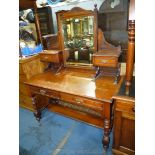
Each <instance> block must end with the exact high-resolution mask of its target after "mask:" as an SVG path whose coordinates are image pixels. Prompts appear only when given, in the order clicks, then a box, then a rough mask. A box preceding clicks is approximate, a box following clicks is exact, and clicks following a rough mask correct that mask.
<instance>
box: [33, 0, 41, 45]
mask: <svg viewBox="0 0 155 155" xmlns="http://www.w3.org/2000/svg"><path fill="white" fill-rule="evenodd" d="M34 14H35V25H36V31H37V42H38V43H41V44H42V45H43V41H42V36H41V31H40V24H39V17H38V11H37V5H36V1H34Z"/></svg>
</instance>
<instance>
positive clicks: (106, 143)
mask: <svg viewBox="0 0 155 155" xmlns="http://www.w3.org/2000/svg"><path fill="white" fill-rule="evenodd" d="M109 133H110V121H109V120H108V119H107V118H105V119H104V136H103V140H102V143H103V147H104V149H105V151H106V150H107V149H108V147H109V142H110V138H109Z"/></svg>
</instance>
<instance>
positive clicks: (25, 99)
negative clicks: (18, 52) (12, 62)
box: [19, 55, 45, 111]
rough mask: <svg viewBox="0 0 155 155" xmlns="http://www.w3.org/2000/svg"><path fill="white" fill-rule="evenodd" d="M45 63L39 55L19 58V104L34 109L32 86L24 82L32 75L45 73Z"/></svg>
mask: <svg viewBox="0 0 155 155" xmlns="http://www.w3.org/2000/svg"><path fill="white" fill-rule="evenodd" d="M44 68H45V66H44V64H43V63H41V62H40V57H39V55H35V56H31V57H26V58H21V59H20V60H19V105H20V106H21V107H24V108H27V109H29V110H32V111H34V108H33V105H32V100H31V92H30V88H29V87H28V86H27V85H26V84H24V81H26V80H28V79H30V78H31V77H32V76H34V75H37V74H39V73H43V71H44Z"/></svg>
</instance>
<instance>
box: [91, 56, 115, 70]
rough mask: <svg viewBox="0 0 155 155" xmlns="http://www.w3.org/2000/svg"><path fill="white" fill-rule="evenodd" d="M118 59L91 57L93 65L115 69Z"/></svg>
mask: <svg viewBox="0 0 155 155" xmlns="http://www.w3.org/2000/svg"><path fill="white" fill-rule="evenodd" d="M117 64H118V58H115V57H105V56H93V65H95V66H103V67H117Z"/></svg>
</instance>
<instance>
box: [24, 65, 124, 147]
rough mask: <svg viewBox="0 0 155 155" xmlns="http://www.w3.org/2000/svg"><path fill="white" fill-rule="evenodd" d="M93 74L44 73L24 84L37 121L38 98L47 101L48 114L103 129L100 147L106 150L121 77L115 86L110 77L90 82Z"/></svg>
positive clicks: (66, 70) (80, 71) (70, 70)
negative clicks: (102, 146)
mask: <svg viewBox="0 0 155 155" xmlns="http://www.w3.org/2000/svg"><path fill="white" fill-rule="evenodd" d="M94 74H95V70H86V69H73V68H64V69H63V70H61V72H60V73H59V75H56V74H54V73H52V72H50V71H46V72H44V73H41V74H38V75H36V76H33V77H32V78H31V79H29V80H28V81H26V82H25V84H27V85H28V86H29V87H30V90H31V96H32V100H33V105H34V107H35V108H34V109H35V113H34V115H35V116H36V119H37V120H40V118H41V112H40V108H38V104H39V99H37V98H38V96H42V97H46V98H47V100H48V99H49V100H48V103H49V107H50V110H52V111H54V112H57V113H60V114H62V115H65V116H67V117H71V118H73V119H77V120H81V121H83V122H85V123H89V124H91V125H93V126H96V127H101V128H103V129H105V131H106V132H104V137H103V144H104V148H105V149H107V148H108V145H109V140H108V139H109V133H110V131H111V128H112V114H113V112H112V111H113V110H112V109H113V108H112V107H113V99H112V96H113V95H114V94H116V93H117V92H118V90H119V87H120V85H121V82H122V80H123V77H122V78H121V80H120V82H119V83H118V84H117V85H114V84H113V78H111V77H104V78H99V79H97V80H96V81H93V77H94ZM48 103H47V102H46V103H45V104H44V105H45V106H47V105H48ZM41 105H42V104H41ZM65 109H66V110H65ZM89 118H90V119H89ZM91 118H93V119H91ZM101 120H102V121H101ZM107 140H108V141H107Z"/></svg>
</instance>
